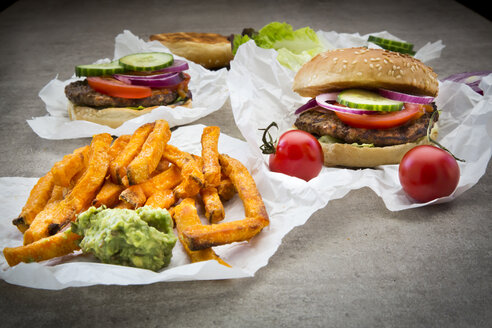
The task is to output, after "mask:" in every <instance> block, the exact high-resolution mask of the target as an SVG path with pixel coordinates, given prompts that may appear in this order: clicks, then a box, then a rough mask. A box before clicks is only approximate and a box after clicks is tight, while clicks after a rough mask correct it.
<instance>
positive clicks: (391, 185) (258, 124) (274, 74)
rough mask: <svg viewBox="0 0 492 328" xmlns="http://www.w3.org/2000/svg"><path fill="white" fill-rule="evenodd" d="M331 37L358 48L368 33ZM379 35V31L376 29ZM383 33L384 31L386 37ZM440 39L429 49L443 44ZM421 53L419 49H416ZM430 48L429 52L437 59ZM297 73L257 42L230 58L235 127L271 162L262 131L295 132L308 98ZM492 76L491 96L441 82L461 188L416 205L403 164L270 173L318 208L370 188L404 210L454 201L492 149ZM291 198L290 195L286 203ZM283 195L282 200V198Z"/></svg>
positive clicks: (447, 142) (445, 130)
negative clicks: (296, 86)
mask: <svg viewBox="0 0 492 328" xmlns="http://www.w3.org/2000/svg"><path fill="white" fill-rule="evenodd" d="M331 34H333V36H330V34H328V35H327V34H324V35H325V36H326V35H327V36H326V39H327V40H330V41H329V42H332V43H333V44H335V45H336V46H337V47H342V46H344V45H347V46H357V45H360V44H359V43H362V42H364V40H367V38H366V37H365V36H364V37H359V36H357V35H345V36H344V35H340V34H335V33H334V32H333V33H331ZM373 35H377V34H375V33H373ZM382 36H383V37H384V34H383V35H382ZM439 47H440V46H439V45H438V44H437V43H436V44H434V45H433V46H428V47H427V49H428V50H429V48H439ZM417 53H418V51H417ZM430 53H435V52H434V51H429V53H428V54H426V55H425V56H424V55H422V56H423V57H427V58H430V57H433V55H430ZM294 75H295V73H294V72H292V71H290V70H289V69H286V68H284V67H283V66H281V65H280V64H279V63H278V62H277V60H276V52H275V51H274V50H270V49H261V48H259V47H257V46H256V45H255V43H254V42H252V41H249V42H247V43H246V44H244V45H242V46H241V47H240V48H239V50H238V52H237V54H236V56H235V58H234V61H233V62H232V63H231V70H230V71H229V74H228V77H227V83H228V87H229V92H230V98H231V106H232V111H233V114H234V118H235V121H236V124H237V126H238V128H239V130H240V131H241V133H242V135H243V136H244V138H245V139H246V141H247V143H248V146H249V147H250V150H251V152H252V153H254V154H255V156H258V157H262V158H263V165H264V166H266V165H267V162H268V156H267V155H263V154H261V151H260V145H261V144H262V141H261V137H262V134H263V131H260V130H258V129H259V128H265V127H267V126H268V125H269V124H270V123H271V122H276V123H277V124H278V126H279V132H278V135H280V134H281V133H282V132H283V131H286V130H288V129H290V128H291V127H292V126H293V124H294V122H295V115H294V114H293V113H294V111H295V109H297V108H298V107H300V106H301V105H303V104H305V103H306V102H307V101H308V100H309V98H305V97H301V96H299V95H297V94H296V93H294V92H293V91H292V90H291V86H292V83H293V78H294ZM491 76H492V75H489V76H488V77H486V78H484V79H483V80H482V84H481V88H482V89H483V90H484V91H485V93H484V95H483V96H481V95H480V94H478V93H476V92H474V91H473V90H472V89H471V88H470V87H468V86H467V85H465V84H459V83H454V82H449V81H446V82H444V83H440V85H439V95H438V97H437V98H436V104H437V107H438V109H439V110H440V111H441V115H440V117H439V137H438V138H437V140H438V141H439V142H440V143H441V144H443V145H444V146H446V147H447V148H448V149H449V150H450V151H451V152H452V153H453V154H455V155H456V156H457V157H458V158H461V159H464V160H466V162H465V163H462V162H459V166H460V170H461V178H460V182H459V185H458V187H457V189H456V190H455V192H454V193H453V194H452V195H451V196H449V197H444V198H440V199H436V200H433V201H431V202H428V203H425V204H424V203H416V202H414V201H413V200H412V199H410V198H409V197H407V195H406V194H405V193H404V192H403V190H402V188H401V185H400V183H399V178H398V165H384V166H379V167H377V168H374V169H341V168H328V167H324V168H323V169H322V171H321V173H320V174H319V176H318V177H317V178H315V179H313V180H311V181H309V182H301V181H300V180H299V179H297V178H293V177H289V176H286V175H281V174H279V173H268V175H269V176H271V177H273V176H276V175H281V177H277V178H278V179H279V185H281V186H282V187H283V188H284V189H286V190H290V194H291V195H292V196H291V197H293V198H297V197H300V196H301V195H313V197H314V196H315V195H317V197H319V199H317V200H316V201H315V200H312V206H316V209H318V208H321V207H324V206H325V205H326V203H327V202H328V201H329V200H330V199H334V198H338V197H342V196H343V195H345V194H347V193H348V192H349V191H350V190H354V189H359V188H362V187H369V188H371V189H372V190H373V191H374V192H375V193H376V194H377V195H378V196H380V197H381V198H382V200H383V201H384V203H385V205H386V207H387V208H388V209H389V210H391V211H399V210H404V209H409V208H413V207H420V206H426V205H429V204H434V203H443V202H448V201H451V200H453V199H454V198H456V197H457V196H459V195H461V194H462V193H463V192H465V191H466V190H468V189H469V188H471V187H472V186H473V185H474V184H476V183H477V182H478V180H479V179H480V178H481V177H482V175H483V174H484V173H485V171H486V169H487V164H488V162H489V160H490V157H491V154H492V133H491V130H492V110H491V109H492V99H491V95H492V90H491V89H492V88H490V83H492V78H491ZM285 199H286V198H285V197H284V198H283V199H282V201H284V200H285ZM279 200H280V199H279Z"/></svg>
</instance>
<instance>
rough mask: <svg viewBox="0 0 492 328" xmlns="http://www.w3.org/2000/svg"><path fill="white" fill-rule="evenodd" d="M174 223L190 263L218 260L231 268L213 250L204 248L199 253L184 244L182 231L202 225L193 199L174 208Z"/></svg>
mask: <svg viewBox="0 0 492 328" xmlns="http://www.w3.org/2000/svg"><path fill="white" fill-rule="evenodd" d="M171 213H172V216H173V219H174V222H175V223H176V229H177V230H178V238H179V240H180V241H181V243H182V244H183V247H184V249H185V251H186V253H187V254H188V256H189V258H190V261H191V262H192V263H194V262H201V261H208V260H216V261H218V262H219V263H221V264H223V265H226V266H229V267H230V265H229V264H227V263H226V262H225V261H224V260H222V259H221V258H220V257H218V256H217V254H215V252H214V251H213V250H212V248H204V249H201V250H197V251H192V250H190V248H189V247H188V245H187V243H185V242H184V240H183V238H184V236H183V234H182V231H183V230H184V229H186V228H187V227H189V226H196V225H201V221H200V218H199V217H198V213H197V210H196V207H195V200H194V199H193V198H185V199H183V200H182V201H181V203H179V204H178V205H177V206H176V207H174V209H173V211H172V212H171Z"/></svg>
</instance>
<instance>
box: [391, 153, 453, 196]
mask: <svg viewBox="0 0 492 328" xmlns="http://www.w3.org/2000/svg"><path fill="white" fill-rule="evenodd" d="M398 174H399V178H400V183H401V186H402V187H403V190H404V191H405V192H406V193H407V194H408V195H409V196H410V197H412V198H413V199H415V200H416V201H418V202H422V203H426V202H429V201H431V200H434V199H436V198H440V197H445V196H449V195H451V194H452V193H453V191H454V190H455V189H456V186H457V185H458V182H459V180H460V168H459V166H458V163H457V162H456V160H455V159H454V158H453V156H452V155H451V154H449V153H448V152H447V151H445V150H443V149H441V148H438V147H434V146H430V145H422V146H417V147H415V148H412V149H411V150H409V151H408V152H407V153H406V154H405V155H404V156H403V158H402V160H401V162H400V167H399V171H398Z"/></svg>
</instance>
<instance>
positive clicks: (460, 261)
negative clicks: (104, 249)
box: [0, 0, 492, 327]
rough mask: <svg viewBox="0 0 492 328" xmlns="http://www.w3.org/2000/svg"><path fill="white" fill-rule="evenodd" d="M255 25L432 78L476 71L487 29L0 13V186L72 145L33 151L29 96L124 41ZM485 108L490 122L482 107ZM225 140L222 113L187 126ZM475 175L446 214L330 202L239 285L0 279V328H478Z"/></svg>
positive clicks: (227, 12) (36, 103)
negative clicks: (381, 46)
mask: <svg viewBox="0 0 492 328" xmlns="http://www.w3.org/2000/svg"><path fill="white" fill-rule="evenodd" d="M271 21H285V22H288V23H290V24H292V25H293V26H294V27H296V28H298V27H303V26H307V25H309V26H311V27H313V28H314V29H316V30H317V29H322V30H326V31H330V30H334V31H337V32H348V33H355V32H358V33H360V34H367V33H370V32H378V31H382V30H387V31H389V32H390V33H392V34H394V35H397V36H399V37H401V38H403V39H405V40H408V41H410V42H413V43H414V44H415V45H416V47H420V46H422V45H424V44H425V43H427V42H428V41H436V40H442V41H443V43H444V44H445V45H446V48H445V49H444V51H443V54H442V56H441V58H439V59H437V60H435V61H434V62H432V63H429V64H430V65H431V66H433V68H434V70H435V71H436V72H437V73H438V74H439V76H440V77H446V76H448V75H450V74H452V73H457V72H463V71H479V70H485V69H487V70H490V69H492V62H491V58H492V37H491V36H492V24H491V22H490V21H488V20H486V19H485V18H483V17H482V16H479V15H477V14H475V13H473V12H472V11H470V10H468V9H466V8H465V7H463V6H462V5H460V4H458V3H457V2H454V1H451V0H439V1H428V0H415V1H389V0H388V1H387V0H378V1H365V2H361V1H351V0H346V1H288V0H286V1H257V0H253V1H243V2H236V1H215V0H211V1H175V2H170V1H166V2H165V1H140V2H129V1H128V2H126V1H105V0H101V1H72V2H70V1H55V0H48V1H33V0H25V1H24V0H21V1H18V2H16V3H14V4H13V5H12V6H11V7H9V8H8V9H6V10H5V11H3V12H1V13H0V49H1V50H0V100H1V106H0V111H1V116H0V117H1V119H0V140H1V145H0V176H24V177H38V176H41V175H42V174H43V173H45V172H46V171H47V170H48V169H49V168H50V167H51V165H52V163H53V162H54V161H55V160H56V159H58V158H60V157H61V156H63V155H65V154H67V153H69V152H71V151H72V150H73V149H74V148H75V147H78V146H81V145H84V144H86V143H87V140H84V139H79V140H65V141H50V140H44V139H41V138H39V137H38V136H37V135H36V134H34V133H33V132H32V131H31V129H30V128H29V126H28V125H27V123H26V119H27V118H30V117H34V116H41V115H44V114H45V109H44V104H43V102H42V101H41V99H39V97H38V92H39V90H40V89H41V88H42V87H43V86H44V85H45V84H46V83H47V82H48V81H50V80H51V79H53V78H54V77H55V76H56V75H57V74H58V76H59V78H60V79H62V80H64V79H67V78H69V77H70V76H71V75H72V73H73V67H74V64H75V63H83V62H90V61H93V60H96V59H99V58H104V57H108V56H109V57H110V56H111V55H112V53H113V45H114V37H115V36H116V35H117V34H118V33H120V32H122V31H123V30H124V29H128V30H130V31H132V33H134V34H135V35H138V36H140V37H142V38H144V39H145V38H146V37H148V36H149V35H150V34H154V33H162V32H174V31H197V32H200V31H206V32H217V33H222V34H230V33H238V32H240V31H241V30H242V28H243V27H255V28H260V27H262V26H263V25H265V24H267V23H268V22H271ZM491 110H492V109H491ZM200 123H203V124H207V125H219V126H221V128H222V131H223V132H224V133H226V134H228V135H231V136H233V137H237V138H241V135H240V133H239V131H238V129H237V128H236V127H235V125H234V119H233V117H232V113H231V110H230V105H229V104H228V103H227V104H226V105H225V106H224V108H222V109H221V110H220V111H218V112H216V113H213V114H211V115H210V116H208V117H206V118H204V119H202V120H200ZM491 172H492V170H491V166H490V165H489V168H488V170H487V172H486V174H485V175H484V176H483V178H482V179H481V180H480V181H479V183H478V184H477V185H476V186H474V187H473V188H472V189H470V190H469V191H467V192H466V193H465V194H463V195H462V196H461V197H459V198H458V199H456V200H455V201H453V202H452V203H448V204H443V205H435V206H429V207H425V208H420V209H414V210H407V211H402V212H390V211H388V210H387V209H386V208H385V206H384V204H383V202H382V200H381V199H379V198H378V197H377V196H376V195H375V194H374V193H373V192H372V191H371V190H370V189H361V190H357V191H353V192H351V193H350V194H348V195H347V196H346V197H344V198H343V199H340V200H335V201H331V202H329V203H328V205H327V206H326V207H325V208H324V209H321V210H319V211H317V212H316V213H314V215H313V216H312V217H311V218H310V219H309V220H308V222H307V223H306V224H305V225H303V226H301V227H298V228H296V229H294V230H293V231H292V232H291V233H289V234H288V235H287V236H286V237H285V238H284V240H283V243H282V245H281V246H280V248H279V250H278V251H277V253H276V254H275V255H274V256H272V258H271V259H270V262H269V264H268V266H266V267H264V268H262V269H260V270H259V271H258V272H257V274H256V275H255V277H253V278H249V279H240V280H225V281H196V282H179V283H156V284H152V285H144V286H92V287H87V288H69V289H64V290H60V291H46V290H37V289H29V288H24V287H18V286H14V285H10V284H7V283H5V282H4V281H0V326H1V327H32V326H39V327H52V326H55V325H56V326H63V327H70V326H71V327H109V326H122V327H126V326H131V327H161V326H172V327H197V326H199V327H485V326H488V325H490V322H491V320H492V315H491V308H492V297H491V294H492V286H491V282H492V279H491V278H492V276H491V275H492V258H491V254H492V240H491V232H492V224H491V222H492V221H491V213H492V206H491V202H490V199H491V197H490V195H491V186H492V174H491Z"/></svg>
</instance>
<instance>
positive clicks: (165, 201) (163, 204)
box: [145, 189, 176, 209]
mask: <svg viewBox="0 0 492 328" xmlns="http://www.w3.org/2000/svg"><path fill="white" fill-rule="evenodd" d="M174 203H176V197H174V192H173V191H172V190H171V189H167V190H157V191H156V192H155V193H153V194H152V195H150V197H149V198H147V201H146V202H145V205H146V206H151V207H154V208H165V209H168V208H170V207H171V206H173V205H174Z"/></svg>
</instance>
